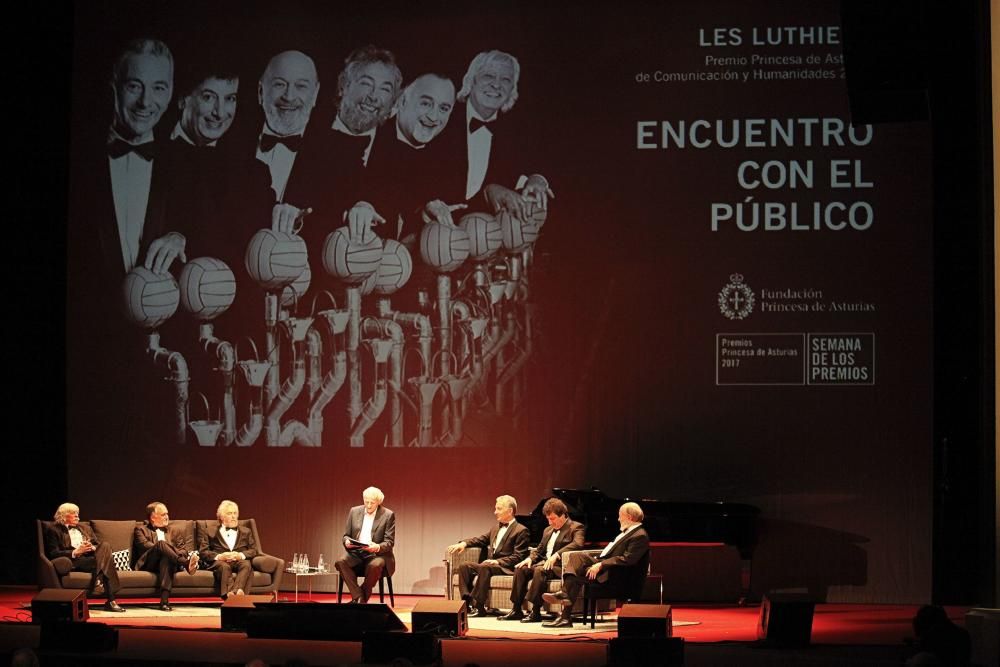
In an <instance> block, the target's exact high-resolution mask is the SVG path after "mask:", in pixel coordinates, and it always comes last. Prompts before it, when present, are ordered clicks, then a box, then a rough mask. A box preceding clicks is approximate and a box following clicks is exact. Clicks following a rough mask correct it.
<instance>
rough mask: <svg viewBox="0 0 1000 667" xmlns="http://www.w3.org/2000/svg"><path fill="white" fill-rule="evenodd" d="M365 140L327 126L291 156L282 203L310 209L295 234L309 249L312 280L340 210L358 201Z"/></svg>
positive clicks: (339, 221)
mask: <svg viewBox="0 0 1000 667" xmlns="http://www.w3.org/2000/svg"><path fill="white" fill-rule="evenodd" d="M376 136H377V134H376ZM368 141H369V138H368V137H352V136H349V135H347V134H344V133H343V132H338V131H336V130H333V129H331V128H329V127H327V128H311V129H310V130H309V131H307V132H306V134H305V135H304V138H303V142H302V148H301V149H300V150H299V152H298V153H297V154H296V156H295V162H294V164H293V165H292V173H291V175H290V176H289V177H288V185H286V186H285V196H284V199H283V201H285V202H287V203H289V204H291V205H293V206H297V207H299V208H307V207H308V208H312V213H310V214H309V215H308V216H307V217H306V218H305V221H304V224H303V227H302V231H301V232H300V234H299V235H300V236H301V237H302V238H303V239H305V242H306V247H307V248H308V250H309V262H310V266H311V268H312V270H313V279H314V280H315V279H316V278H317V277H321V276H322V274H323V264H322V257H323V255H322V253H323V245H324V243H325V242H326V237H327V236H328V235H329V234H330V232H332V231H333V230H334V229H336V228H338V227H341V226H343V225H344V221H343V215H344V211H346V210H348V209H349V208H350V207H351V206H353V205H354V203H355V202H357V201H358V200H359V199H361V198H362V196H361V193H362V191H363V179H364V177H365V176H364V172H365V165H364V162H363V156H364V151H365V147H367V145H368ZM373 148H374V147H373Z"/></svg>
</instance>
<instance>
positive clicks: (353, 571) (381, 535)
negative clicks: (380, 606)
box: [334, 486, 396, 604]
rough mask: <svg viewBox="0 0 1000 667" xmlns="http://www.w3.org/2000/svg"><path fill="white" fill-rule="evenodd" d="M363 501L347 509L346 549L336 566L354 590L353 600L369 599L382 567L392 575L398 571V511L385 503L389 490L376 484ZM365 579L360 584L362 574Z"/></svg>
mask: <svg viewBox="0 0 1000 667" xmlns="http://www.w3.org/2000/svg"><path fill="white" fill-rule="evenodd" d="M361 500H362V502H363V504H362V505H358V506H356V507H352V508H351V511H350V512H348V513H347V526H346V527H345V528H344V537H343V542H344V549H345V550H346V551H347V553H346V554H344V555H343V556H341V557H340V558H339V559H338V560H337V562H336V563H334V566H335V567H336V568H337V571H338V572H340V576H341V579H342V580H343V582H344V583H345V584H347V588H348V590H349V591H350V593H351V602H353V603H362V604H363V603H365V602H368V598H370V597H371V594H372V588H373V587H374V586H375V584H376V583H378V581H379V580H380V579H381V578H382V571H383V570H386V571H388V573H389V576H392V573H393V572H395V571H396V558H395V556H393V554H392V549H393V545H394V544H395V542H396V515H395V514H394V513H393V511H392V510H391V509H388V508H387V507H383V506H382V502H383V501H384V500H385V494H384V493H382V491H381V490H379V489H378V488H376V487H374V486H369V487H368V488H367V489H365V490H364V491H363V492H362V493H361ZM360 576H363V577H364V582H362V584H361V585H360V586H359V585H358V577H360Z"/></svg>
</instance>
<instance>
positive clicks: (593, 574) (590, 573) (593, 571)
mask: <svg viewBox="0 0 1000 667" xmlns="http://www.w3.org/2000/svg"><path fill="white" fill-rule="evenodd" d="M600 571H601V564H600V563H594V564H593V565H591V566H590V567H588V568H587V578H588V579H597V573H598V572H600Z"/></svg>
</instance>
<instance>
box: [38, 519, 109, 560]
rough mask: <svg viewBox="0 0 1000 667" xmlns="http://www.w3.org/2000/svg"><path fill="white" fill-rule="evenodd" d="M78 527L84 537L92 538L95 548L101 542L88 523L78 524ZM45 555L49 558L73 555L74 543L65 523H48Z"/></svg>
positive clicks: (91, 541) (70, 556) (86, 538)
mask: <svg viewBox="0 0 1000 667" xmlns="http://www.w3.org/2000/svg"><path fill="white" fill-rule="evenodd" d="M77 528H79V529H80V532H81V533H82V534H83V539H85V540H90V543H91V544H93V545H94V547H95V548H96V547H97V546H98V545H99V544H100V540H98V539H97V537H95V536H94V531H93V529H92V528H91V527H90V526H89V525H88V524H85V523H80V524H77ZM45 555H46V556H48V557H49V560H54V559H56V558H72V557H73V543H72V542H71V541H70V539H69V529H68V528H67V527H66V526H65V525H63V524H61V523H58V522H55V523H52V524H48V525H46V527H45Z"/></svg>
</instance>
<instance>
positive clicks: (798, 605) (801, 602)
mask: <svg viewBox="0 0 1000 667" xmlns="http://www.w3.org/2000/svg"><path fill="white" fill-rule="evenodd" d="M815 607H816V603H815V602H814V601H813V600H812V598H810V596H808V595H806V594H800V593H768V594H767V595H765V596H764V600H763V601H762V602H761V603H760V622H759V623H758V624H757V639H758V640H759V641H762V642H764V643H767V644H773V645H775V646H808V645H809V639H810V636H811V635H812V621H813V610H814V609H815Z"/></svg>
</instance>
